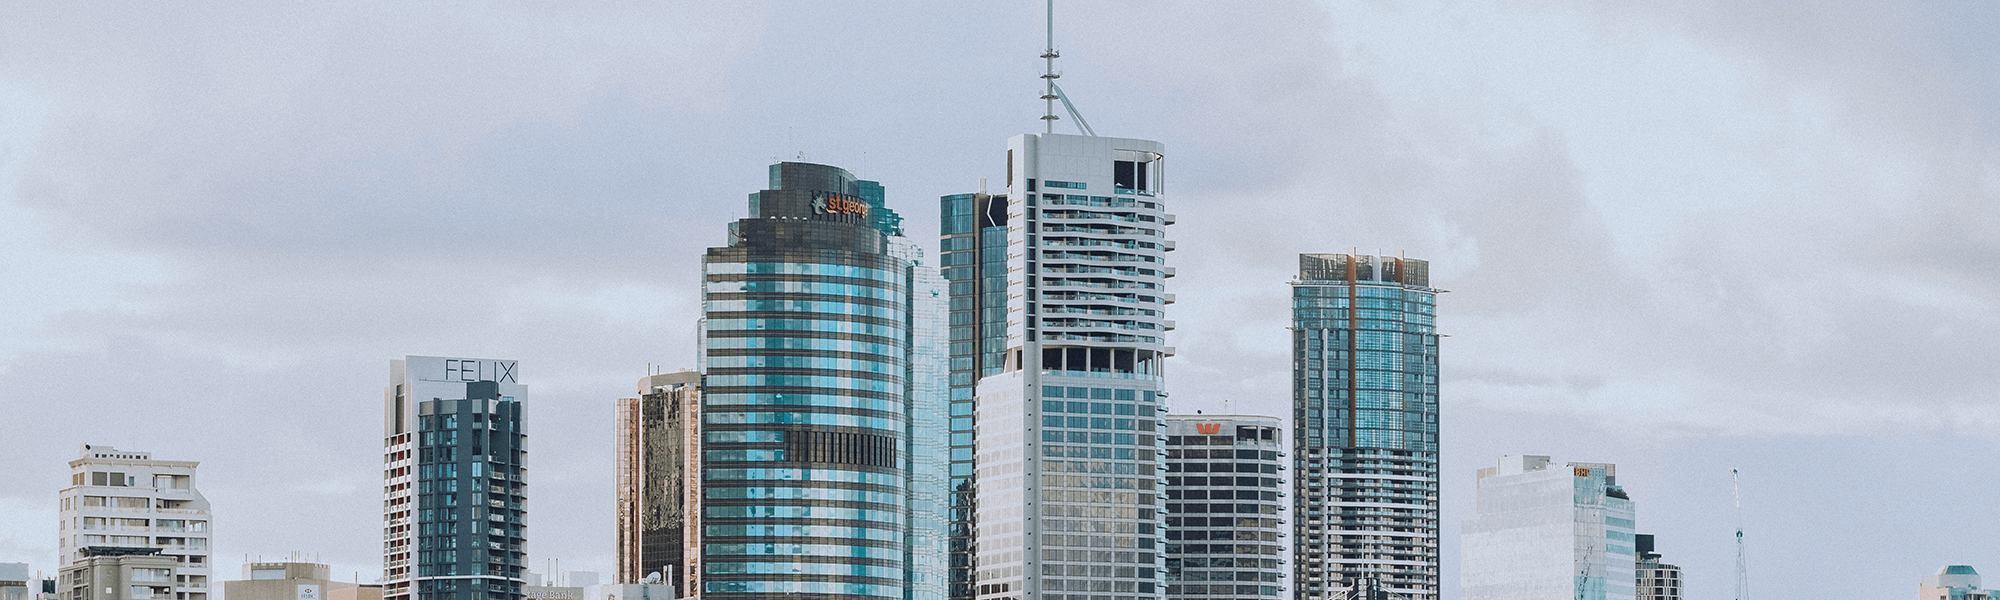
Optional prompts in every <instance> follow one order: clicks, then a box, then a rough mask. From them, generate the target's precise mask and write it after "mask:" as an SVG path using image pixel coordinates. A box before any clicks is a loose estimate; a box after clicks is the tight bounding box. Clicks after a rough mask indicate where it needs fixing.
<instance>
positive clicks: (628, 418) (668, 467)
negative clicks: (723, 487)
mask: <svg viewBox="0 0 2000 600" xmlns="http://www.w3.org/2000/svg"><path fill="white" fill-rule="evenodd" d="M699 514H701V373H698V372H695V371H682V372H679V373H666V374H661V375H649V376H647V377H645V378H643V379H640V380H639V397H637V398H621V399H619V400H618V581H617V582H618V583H640V582H643V581H645V580H646V578H647V577H648V576H650V575H652V574H654V573H659V574H660V577H661V579H662V580H664V582H665V583H671V584H673V585H674V586H676V589H681V590H692V589H695V588H696V587H698V586H699V585H700V579H701V577H700V575H701V571H700V564H699V562H700V557H701V552H700V548H701V535H700V534H701V528H700V527H698V526H697V525H698V521H699V519H698V517H697V516H696V515H699ZM690 550H692V551H691V552H690Z"/></svg>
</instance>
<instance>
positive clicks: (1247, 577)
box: [1164, 415, 1288, 600]
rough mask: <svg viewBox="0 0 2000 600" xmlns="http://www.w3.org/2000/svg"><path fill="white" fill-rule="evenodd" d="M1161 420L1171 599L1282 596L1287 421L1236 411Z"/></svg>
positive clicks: (1229, 599) (1251, 599)
mask: <svg viewBox="0 0 2000 600" xmlns="http://www.w3.org/2000/svg"><path fill="white" fill-rule="evenodd" d="M1164 425H1165V432H1164V433H1165V448H1166V454H1167V489H1166V491H1167V508H1166V510H1167V525H1166V532H1167V542H1166V567H1165V579H1166V595H1167V598H1168V600H1256V599H1259V598H1279V597H1285V596H1287V595H1286V594H1285V592H1286V590H1285V588H1283V587H1280V585H1279V580H1280V579H1282V578H1283V577H1284V575H1285V571H1286V569H1285V567H1283V566H1282V565H1284V559H1285V557H1286V556H1288V554H1287V553H1286V552H1285V550H1284V549H1285V544H1284V540H1283V538H1284V537H1285V535H1286V529H1287V528H1286V527H1284V526H1283V525H1282V523H1283V521H1281V520H1279V513H1280V512H1281V511H1282V510H1283V509H1284V503H1285V501H1284V500H1283V499H1282V496H1283V495H1284V491H1283V490H1284V489H1285V488H1284V487H1283V486H1284V483H1285V480H1284V477H1283V476H1282V474H1281V473H1280V472H1281V471H1284V470H1285V463H1286V462H1288V460H1287V458H1286V456H1285V444H1284V435H1283V431H1284V429H1283V427H1284V425H1283V424H1282V423H1281V422H1280V421H1279V419H1278V418H1277V417H1264V416H1238V415H1213V416H1203V415H1176V416H1172V417H1167V418H1166V420H1165V421H1164Z"/></svg>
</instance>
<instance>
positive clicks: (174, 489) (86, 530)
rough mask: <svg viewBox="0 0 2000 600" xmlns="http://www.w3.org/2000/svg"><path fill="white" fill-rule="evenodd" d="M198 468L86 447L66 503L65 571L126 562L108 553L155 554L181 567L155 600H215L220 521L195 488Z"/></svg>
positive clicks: (62, 525)
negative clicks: (214, 556) (211, 594)
mask: <svg viewBox="0 0 2000 600" xmlns="http://www.w3.org/2000/svg"><path fill="white" fill-rule="evenodd" d="M197 466H200V463H198V462H194V461H185V460H154V459H153V456H152V453H149V452H134V451H127V450H119V449H117V448H113V447H110V446H93V445H90V444H84V445H83V447H82V448H81V449H80V451H79V456H78V458H77V459H76V460H72V461H70V462H69V470H70V485H69V487H66V488H63V490H62V492H61V494H60V496H59V498H58V502H59V511H58V514H59V515H60V517H61V519H60V522H59V523H58V524H57V532H58V533H59V534H60V538H59V548H61V552H62V561H61V563H60V564H61V566H63V567H68V566H71V565H76V564H79V563H82V562H85V559H87V558H92V557H113V556H118V555H117V554H115V553H113V552H111V551H106V550H102V549H118V548H127V549H149V550H154V551H156V552H157V554H158V555H159V557H162V558H164V559H168V560H171V561H173V563H174V565H173V567H172V570H173V573H171V574H170V575H169V576H168V579H167V581H166V582H165V583H166V585H164V586H158V585H149V586H145V587H153V588H160V587H164V588H165V589H166V590H167V592H166V593H167V594H168V595H165V596H156V597H155V598H161V599H171V600H207V598H208V591H209V567H210V561H209V555H210V552H212V547H213V546H212V545H211V544H210V540H211V536H212V532H211V529H210V527H211V525H212V524H213V521H214V518H213V516H212V515H211V514H210V513H209V506H208V499H207V498H204V497H202V495H201V490H200V489H199V488H198V487H197V486H196V485H195V467H197ZM92 548H98V549H100V550H99V551H92V550H91V549H92ZM135 560H137V559H135ZM146 583H148V584H154V583H159V582H152V581H147V582H146Z"/></svg>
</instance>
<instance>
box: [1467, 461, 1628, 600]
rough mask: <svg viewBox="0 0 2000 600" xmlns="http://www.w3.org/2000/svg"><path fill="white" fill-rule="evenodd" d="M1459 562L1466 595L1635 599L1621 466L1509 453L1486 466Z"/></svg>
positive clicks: (1473, 599)
mask: <svg viewBox="0 0 2000 600" xmlns="http://www.w3.org/2000/svg"><path fill="white" fill-rule="evenodd" d="M1477 508H1478V510H1477V513H1476V514H1474V515H1473V516H1472V518H1470V519H1466V520H1465V522H1464V525H1463V529H1462V531H1463V532H1464V534H1463V535H1464V537H1463V542H1464V548H1463V550H1462V552H1461V555H1462V556H1463V559H1462V562H1461V564H1460V566H1459V573H1460V577H1461V579H1460V583H1459V590H1460V593H1461V594H1463V595H1464V597H1465V598H1466V599H1467V600H1530V599H1534V600H1543V599H1547V598H1582V599H1584V600H1631V599H1632V598H1633V595H1634V592H1635V590H1634V584H1635V583H1636V581H1637V579H1636V577H1635V575H1634V573H1633V571H1634V568H1635V566H1636V564H1637V558H1636V557H1635V556H1634V553H1635V550H1636V548H1635V547H1636V542H1637V538H1636V535H1635V534H1634V533H1633V526H1634V523H1633V511H1632V499H1631V497H1630V496H1629V495H1627V494H1626V493H1625V490H1624V489H1622V488H1620V487H1618V472H1617V466H1616V465H1611V464H1606V463H1578V462H1573V463H1569V464H1566V465H1562V466H1560V467H1556V466H1552V465H1551V464H1550V462H1549V457H1547V456H1514V455H1509V456H1503V457H1500V464H1499V466H1496V467H1489V468H1485V469H1480V470H1479V485H1478V501H1477Z"/></svg>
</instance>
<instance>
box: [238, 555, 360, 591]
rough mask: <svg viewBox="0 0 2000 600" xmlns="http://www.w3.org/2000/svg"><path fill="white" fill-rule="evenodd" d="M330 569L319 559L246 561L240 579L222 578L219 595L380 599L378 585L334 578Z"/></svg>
mask: <svg viewBox="0 0 2000 600" xmlns="http://www.w3.org/2000/svg"><path fill="white" fill-rule="evenodd" d="M330 571H331V570H330V569H328V568H327V566H326V565H323V564H319V563H307V562H253V563H248V564H245V565H243V579H241V580H236V581H224V582H222V591H223V594H222V595H223V596H224V597H226V598H228V600H381V598H382V587H381V586H379V585H362V584H360V583H359V582H349V581H337V580H334V579H333V577H332V573H331V572H330Z"/></svg>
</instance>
